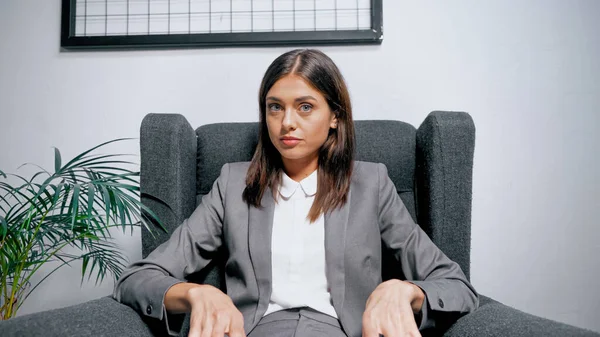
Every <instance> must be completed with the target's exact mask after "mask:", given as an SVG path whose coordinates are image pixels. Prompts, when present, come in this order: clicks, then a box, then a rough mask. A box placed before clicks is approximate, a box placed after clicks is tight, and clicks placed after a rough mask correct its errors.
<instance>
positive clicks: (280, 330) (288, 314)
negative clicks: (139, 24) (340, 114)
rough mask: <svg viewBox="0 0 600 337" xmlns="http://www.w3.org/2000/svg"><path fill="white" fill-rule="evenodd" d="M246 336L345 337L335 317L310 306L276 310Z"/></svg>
mask: <svg viewBox="0 0 600 337" xmlns="http://www.w3.org/2000/svg"><path fill="white" fill-rule="evenodd" d="M248 337H347V336H346V334H345V333H344V331H343V330H342V328H341V326H340V323H339V321H338V320H337V319H335V318H333V317H331V316H329V315H326V314H323V313H321V312H318V311H316V310H313V309H310V308H306V307H305V308H295V309H288V310H282V311H276V312H273V313H271V314H268V315H267V316H265V317H263V318H262V319H261V320H260V322H258V325H257V326H256V327H255V328H254V329H252V331H251V332H250V334H249V335H248Z"/></svg>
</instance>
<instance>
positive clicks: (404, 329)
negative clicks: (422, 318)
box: [362, 280, 425, 337]
mask: <svg viewBox="0 0 600 337" xmlns="http://www.w3.org/2000/svg"><path fill="white" fill-rule="evenodd" d="M424 300H425V294H424V293H423V291H422V290H421V288H419V287H417V286H416V285H414V284H412V283H409V282H405V281H401V280H389V281H386V282H383V283H382V284H380V285H379V286H378V287H377V288H375V290H374V291H373V293H371V296H369V299H368V300H367V306H366V309H365V313H364V314H363V320H362V323H363V337H379V334H383V335H384V336H385V337H409V336H410V337H412V336H421V334H420V333H419V328H418V327H417V323H416V321H415V316H414V314H415V313H418V312H419V311H420V310H421V307H422V306H423V301H424Z"/></svg>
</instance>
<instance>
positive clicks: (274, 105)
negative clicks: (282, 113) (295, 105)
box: [269, 103, 281, 111]
mask: <svg viewBox="0 0 600 337" xmlns="http://www.w3.org/2000/svg"><path fill="white" fill-rule="evenodd" d="M279 110H281V106H280V105H279V104H277V103H272V104H269V111H279Z"/></svg>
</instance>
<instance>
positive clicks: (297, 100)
mask: <svg viewBox="0 0 600 337" xmlns="http://www.w3.org/2000/svg"><path fill="white" fill-rule="evenodd" d="M311 99H312V100H313V101H316V100H317V99H316V98H314V97H312V96H310V95H306V96H302V97H298V98H296V99H295V100H294V101H296V102H299V101H307V100H311Z"/></svg>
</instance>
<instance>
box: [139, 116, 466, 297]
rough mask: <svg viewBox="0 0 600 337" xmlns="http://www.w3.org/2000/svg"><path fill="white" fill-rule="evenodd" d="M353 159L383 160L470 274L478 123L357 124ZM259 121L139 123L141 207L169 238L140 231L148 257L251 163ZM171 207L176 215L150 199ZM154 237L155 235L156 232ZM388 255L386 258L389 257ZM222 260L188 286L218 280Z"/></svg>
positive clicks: (411, 204) (416, 215) (387, 271)
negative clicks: (220, 184)
mask: <svg viewBox="0 0 600 337" xmlns="http://www.w3.org/2000/svg"><path fill="white" fill-rule="evenodd" d="M355 129H356V143H357V144H356V145H357V150H356V159H357V160H362V161H371V162H380V163H383V164H385V165H386V166H387V169H388V173H389V176H390V178H391V179H392V181H393V182H394V184H395V185H396V189H397V191H398V194H399V196H400V197H401V198H402V200H403V201H404V203H405V205H406V207H407V208H408V210H409V212H410V214H411V215H412V217H413V219H414V220H415V221H417V223H419V224H420V225H421V226H422V227H423V228H424V229H425V231H426V232H427V233H428V234H429V235H430V237H431V238H432V239H433V241H434V242H435V243H436V244H437V245H438V246H439V247H440V248H441V249H442V250H443V251H444V252H445V253H446V255H448V256H449V257H450V258H451V259H453V260H455V261H456V262H458V263H459V264H460V265H461V267H462V268H463V271H464V272H465V273H466V274H467V277H468V274H469V261H470V259H469V252H470V224H471V223H470V218H471V188H472V187H471V177H472V160H473V147H474V126H473V122H472V120H471V118H470V116H469V115H468V114H466V113H456V112H434V113H432V114H430V115H429V117H428V118H427V119H426V120H425V122H424V123H423V124H422V125H421V127H420V128H419V130H417V129H415V128H414V127H413V126H412V125H410V124H407V123H404V122H401V121H390V120H377V121H375V120H368V121H355ZM257 140H258V123H217V124H208V125H203V126H200V127H198V128H197V129H196V130H194V129H192V127H191V126H190V125H189V123H188V122H187V120H186V119H185V118H184V117H183V116H181V115H178V114H148V115H147V116H146V117H145V118H144V120H143V122H142V126H141V135H140V145H141V178H140V185H141V192H142V202H143V203H144V204H145V205H147V206H148V207H149V208H150V209H152V210H153V211H154V212H155V213H156V214H157V215H158V216H159V217H160V218H161V219H162V221H163V222H164V224H165V225H166V227H167V229H168V230H169V233H163V232H159V233H158V235H157V234H155V236H152V235H151V234H150V233H149V231H147V230H146V229H143V230H142V255H143V256H144V257H145V256H147V255H148V254H149V253H150V252H151V251H152V250H154V248H156V247H157V246H158V245H159V244H160V243H162V242H164V241H165V240H166V239H167V238H168V237H169V236H170V233H171V231H172V230H173V229H174V228H176V226H178V225H179V224H180V223H181V222H182V221H183V220H184V219H185V218H187V217H188V216H189V215H190V214H191V213H192V211H193V210H194V208H195V207H196V206H197V204H198V202H199V200H200V198H201V197H202V196H203V195H204V194H206V193H208V191H209V190H210V189H211V187H212V185H213V182H214V181H215V179H216V178H217V176H218V174H219V172H220V169H221V166H222V165H223V164H225V163H228V162H238V161H249V160H250V159H251V158H252V154H253V152H254V149H255V147H256V144H257ZM147 194H148V195H151V196H154V197H157V198H159V199H161V200H163V201H165V202H167V203H168V204H169V205H170V207H171V210H169V209H167V208H166V207H164V206H162V205H160V204H159V203H157V202H156V201H154V200H153V199H152V198H149V197H147V196H146V195H147ZM155 232H156V231H155ZM387 255H388V254H385V252H384V256H387ZM220 263H222V261H215V263H214V266H213V267H211V268H207V269H208V270H206V271H205V272H203V273H202V275H196V276H194V277H193V279H192V280H191V281H196V282H209V283H213V284H214V285H220V286H223V285H222V284H221V283H220V278H221V276H222V275H221V273H222V271H221V270H220ZM383 263H384V268H383V269H384V275H383V278H384V279H388V278H391V277H402V275H398V271H399V270H400V268H395V267H394V265H395V264H396V261H393V260H391V259H390V258H384V260H383Z"/></svg>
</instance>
